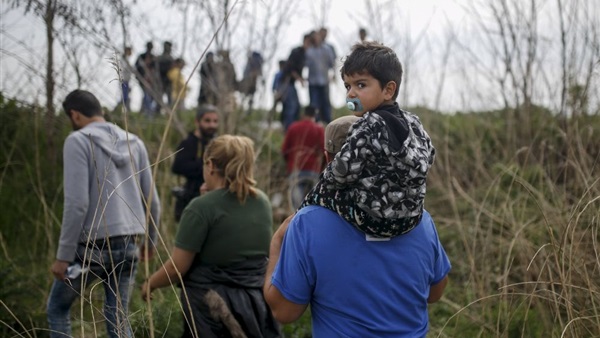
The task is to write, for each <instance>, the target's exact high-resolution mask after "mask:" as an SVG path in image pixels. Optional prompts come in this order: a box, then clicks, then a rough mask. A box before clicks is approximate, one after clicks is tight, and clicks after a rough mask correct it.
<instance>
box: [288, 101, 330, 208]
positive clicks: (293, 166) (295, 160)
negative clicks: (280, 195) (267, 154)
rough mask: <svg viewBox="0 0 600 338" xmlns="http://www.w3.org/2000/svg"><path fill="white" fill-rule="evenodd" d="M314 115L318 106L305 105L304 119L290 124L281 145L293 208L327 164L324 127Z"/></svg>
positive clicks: (300, 201) (297, 204) (296, 206)
mask: <svg viewBox="0 0 600 338" xmlns="http://www.w3.org/2000/svg"><path fill="white" fill-rule="evenodd" d="M315 118H316V111H315V108H314V107H312V106H308V107H305V108H304V114H303V116H302V119H301V120H300V121H296V122H294V123H292V124H291V125H290V127H289V128H288V130H287V132H286V133H285V138H284V139H283V144H282V145H281V153H282V154H283V158H284V159H285V161H286V163H287V173H288V175H289V182H290V191H291V196H290V197H291V205H292V207H293V208H294V209H297V208H298V207H299V206H300V204H301V203H302V200H303V199H304V196H305V195H306V194H307V193H308V192H309V191H310V188H312V187H313V186H314V184H315V183H316V182H317V180H318V178H319V173H320V172H321V170H323V167H324V164H325V158H324V157H323V135H324V132H325V131H324V129H323V126H321V125H320V124H318V123H317V122H316V120H315Z"/></svg>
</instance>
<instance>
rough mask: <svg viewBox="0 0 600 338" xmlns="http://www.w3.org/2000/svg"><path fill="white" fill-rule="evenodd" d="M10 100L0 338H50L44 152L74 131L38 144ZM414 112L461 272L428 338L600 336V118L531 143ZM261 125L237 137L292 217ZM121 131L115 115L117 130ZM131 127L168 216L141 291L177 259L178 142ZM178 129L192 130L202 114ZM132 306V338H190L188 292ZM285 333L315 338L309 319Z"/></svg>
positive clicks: (431, 192)
mask: <svg viewBox="0 0 600 338" xmlns="http://www.w3.org/2000/svg"><path fill="white" fill-rule="evenodd" d="M0 99H1V100H0V120H1V121H2V123H0V130H1V132H2V133H1V134H0V136H1V137H0V146H1V151H0V160H1V161H0V163H1V164H2V166H1V167H0V203H2V204H1V205H2V206H3V212H1V213H0V254H1V255H2V259H0V286H1V287H0V336H7V337H13V336H16V337H45V336H47V331H46V329H45V328H46V327H47V324H46V319H45V301H46V297H47V295H48V292H49V289H50V283H51V281H52V276H51V275H50V273H49V272H48V268H49V266H50V264H51V263H52V261H53V260H54V254H55V250H56V242H57V239H58V234H59V227H60V220H61V214H62V186H61V181H62V176H61V175H62V168H61V163H62V162H61V158H60V157H61V151H60V149H58V150H56V149H54V150H51V149H48V147H49V145H50V144H57V145H62V142H63V141H64V137H65V136H66V135H67V133H68V132H69V129H70V126H69V124H68V121H67V120H66V118H65V117H64V116H60V117H59V118H58V119H56V125H54V126H50V127H52V128H56V133H54V134H55V135H57V136H56V137H57V139H56V140H54V142H46V140H44V139H43V135H44V133H43V132H42V131H43V128H47V127H48V126H43V125H42V117H41V115H42V114H40V112H39V111H37V108H35V107H30V106H25V105H23V104H18V103H16V102H15V101H11V100H7V99H5V98H1V97H0ZM414 111H415V112H416V113H418V114H419V116H421V119H422V120H423V122H424V124H425V126H426V128H427V130H428V131H429V133H430V135H431V136H432V138H433V141H434V144H435V146H436V148H437V159H436V163H435V165H434V167H433V169H432V171H431V174H430V177H429V181H428V195H427V198H426V207H427V209H428V210H429V211H430V213H431V214H432V216H433V217H434V220H435V222H436V224H437V226H438V230H439V233H440V237H441V240H442V242H443V244H444V246H445V248H446V251H447V252H448V255H449V256H450V259H451V261H452V264H453V269H452V271H451V273H450V279H451V282H450V284H449V286H448V288H447V290H446V293H445V295H444V297H443V298H442V300H441V301H440V302H439V303H437V304H434V305H432V306H431V307H430V329H431V330H430V335H429V336H431V337H511V338H512V337H515V338H516V337H574V338H583V337H598V336H600V319H599V312H600V278H599V277H600V276H599V271H600V266H599V252H600V250H599V246H598V240H599V236H598V229H599V219H600V182H598V181H599V178H600V174H599V173H600V170H599V168H598V166H599V162H600V160H599V156H600V155H599V152H600V150H599V147H598V145H599V144H600V118H599V117H597V116H593V117H585V116H583V117H579V118H577V119H572V120H559V119H557V118H556V117H555V116H553V115H551V114H549V113H548V112H547V111H544V110H543V109H536V110H534V111H531V112H530V116H529V120H530V121H531V122H530V123H531V125H529V126H528V128H527V132H524V131H522V130H517V129H512V130H513V132H514V134H509V133H507V127H506V125H507V121H506V116H507V115H509V114H507V113H506V112H487V113H479V114H456V115H442V114H437V113H432V112H430V111H427V110H424V109H415V110H414ZM344 113H345V111H338V112H336V115H338V116H339V115H340V114H344ZM510 115H512V114H510ZM262 116H265V115H262V114H252V115H250V116H247V117H244V118H241V120H240V121H241V125H240V126H239V128H238V130H239V132H240V133H242V134H245V135H247V136H250V137H252V138H253V139H254V140H255V143H256V147H257V153H258V154H259V155H258V156H259V157H258V159H257V171H256V178H257V180H258V182H259V187H260V188H261V189H263V190H264V191H266V192H267V193H268V194H269V195H271V196H275V195H277V194H280V195H281V196H283V197H284V200H283V201H282V203H281V205H280V206H279V207H278V208H276V210H275V211H276V217H283V216H284V215H285V214H286V213H287V212H289V211H290V210H289V209H288V208H287V204H286V202H285V196H286V192H287V183H286V179H285V174H284V172H285V166H284V162H283V160H282V159H281V157H280V155H279V147H280V145H281V140H282V134H281V132H280V131H277V130H275V131H268V130H267V131H265V130H264V129H263V128H261V127H260V125H261V123H260V122H261V120H262ZM123 118H124V117H123V116H117V115H113V120H114V121H115V122H117V123H118V124H119V125H121V126H122V125H123ZM128 118H129V121H128V127H129V129H130V131H132V132H134V133H136V134H138V135H139V136H141V137H142V139H144V141H145V142H146V145H147V146H148V149H149V152H150V156H151V158H153V159H156V160H157V161H156V164H155V165H154V168H153V169H154V170H155V171H156V183H157V187H158V190H159V194H160V197H161V202H162V207H163V210H164V213H163V216H162V219H161V221H162V222H161V223H162V227H161V245H160V249H159V251H158V254H157V256H156V257H155V259H154V260H153V261H151V262H150V263H149V265H148V267H147V268H145V267H142V265H140V266H139V268H138V274H137V283H138V284H137V285H139V283H140V282H141V281H142V279H143V278H145V276H146V271H150V272H152V271H154V270H155V269H156V268H158V267H159V266H160V264H162V263H163V262H165V261H166V260H168V259H169V252H170V249H171V248H172V245H173V241H174V235H175V232H176V230H177V225H176V224H175V222H174V220H173V216H172V210H173V202H174V201H173V199H172V198H171V196H170V189H171V187H172V186H174V185H176V184H178V183H180V179H178V178H177V177H175V176H174V175H172V174H171V173H170V164H171V161H172V157H171V156H172V154H173V152H174V150H175V147H176V146H177V144H178V142H179V141H180V135H179V134H178V133H176V132H174V131H171V130H166V129H167V123H166V121H167V120H166V118H165V117H159V118H156V119H155V120H152V121H149V120H145V119H143V118H141V117H140V116H139V115H137V114H135V113H133V114H129V116H128ZM181 119H182V121H183V123H184V125H188V126H192V123H191V121H192V119H193V112H192V111H188V112H185V113H183V115H182V116H181ZM516 125H517V126H518V125H519V124H518V123H517V124H516ZM531 131H533V132H531ZM517 133H518V135H519V136H518V137H517ZM161 145H162V149H163V150H162V155H161V156H158V154H159V149H160V146H161ZM53 154H57V155H56V158H55V157H54V156H55V155H53ZM278 221H279V219H275V220H274V225H275V226H276V225H278ZM90 289H91V290H87V291H88V293H87V295H88V296H87V299H88V300H89V302H80V303H78V304H75V306H74V307H73V309H72V314H73V318H74V321H73V326H74V331H75V332H76V334H77V335H80V336H84V337H88V336H100V337H103V336H105V330H104V324H103V322H102V314H101V310H100V309H99V308H100V305H101V302H102V290H101V288H97V287H96V288H90ZM131 299H132V301H131V304H130V313H129V319H130V321H131V322H132V324H133V328H134V331H135V336H136V337H150V336H161V337H177V336H179V335H180V334H181V328H182V325H183V323H182V319H181V307H182V306H185V304H181V303H180V301H179V289H177V288H176V287H173V288H165V289H162V290H159V291H156V292H155V297H154V300H153V301H152V304H151V306H148V305H147V304H145V303H143V302H142V301H141V297H140V295H139V291H138V289H137V286H136V288H134V292H133V294H132V295H131ZM284 331H285V332H286V336H289V337H307V336H310V314H309V313H308V314H306V315H305V316H304V317H303V318H302V320H301V321H300V322H298V323H295V324H292V325H286V326H285V327H284Z"/></svg>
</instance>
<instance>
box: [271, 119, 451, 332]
mask: <svg viewBox="0 0 600 338" xmlns="http://www.w3.org/2000/svg"><path fill="white" fill-rule="evenodd" d="M357 119H358V118H357V117H354V116H345V117H342V118H339V119H337V120H335V121H333V122H332V123H330V124H329V125H328V126H327V128H326V130H325V148H326V151H325V156H326V158H327V160H328V161H330V160H332V159H333V156H335V153H337V152H338V151H339V150H340V148H341V145H342V144H343V143H344V141H345V138H346V135H347V132H348V130H349V128H350V126H351V124H352V123H353V122H354V121H356V120H357ZM270 251H271V252H270V259H269V266H268V269H267V274H266V278H265V285H264V294H265V298H266V300H267V302H268V304H269V305H270V307H271V310H272V311H273V314H274V316H275V318H276V319H277V320H278V321H280V322H282V323H290V322H293V321H295V320H297V319H298V318H300V316H301V315H302V313H303V312H304V311H305V310H306V308H307V306H308V305H309V304H310V306H311V315H312V329H313V337H316V338H318V337H425V336H426V334H427V331H428V321H429V319H428V313H427V304H428V303H433V302H436V301H438V300H439V299H440V298H441V296H442V293H443V291H444V288H445V286H446V283H447V281H448V277H447V275H448V272H449V271H450V268H451V266H450V261H449V259H448V257H447V256H446V253H445V251H444V248H443V246H442V244H441V243H440V241H439V238H438V234H437V231H436V228H435V225H434V223H433V220H432V219H431V216H430V215H429V213H428V212H427V211H424V212H423V217H422V219H421V222H420V223H419V225H418V226H416V227H415V228H414V229H413V230H412V231H410V232H409V233H407V234H404V235H402V236H397V237H393V238H372V237H369V236H368V235H365V234H364V233H363V232H361V231H359V230H358V229H357V228H355V227H354V226H352V225H351V224H350V223H348V222H347V221H345V220H344V219H343V218H342V217H341V216H340V215H338V214H337V213H336V212H333V211H331V210H329V209H326V208H323V207H320V206H307V207H304V208H302V209H300V210H299V211H298V213H297V214H295V215H294V216H290V217H288V218H287V219H286V220H285V221H284V222H283V224H282V225H281V226H280V228H279V229H278V230H277V232H276V233H275V234H274V235H273V239H272V241H271V250H270Z"/></svg>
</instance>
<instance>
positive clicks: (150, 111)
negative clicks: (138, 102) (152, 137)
mask: <svg viewBox="0 0 600 338" xmlns="http://www.w3.org/2000/svg"><path fill="white" fill-rule="evenodd" d="M142 90H143V91H144V96H142V114H144V115H145V116H146V117H154V115H155V114H156V109H157V107H158V105H157V104H156V102H154V98H153V97H152V89H150V88H145V87H144V86H143V85H142Z"/></svg>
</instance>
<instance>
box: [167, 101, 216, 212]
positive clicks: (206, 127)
mask: <svg viewBox="0 0 600 338" xmlns="http://www.w3.org/2000/svg"><path fill="white" fill-rule="evenodd" d="M194 123H195V129H194V130H193V131H192V132H190V133H189V135H188V137H187V138H186V139H185V140H183V141H181V143H180V144H179V146H178V147H177V153H176V154H175V160H174V161H173V166H172V168H171V171H172V172H173V173H174V174H177V175H181V176H183V177H185V179H186V182H185V185H184V187H183V189H182V190H181V191H178V192H176V197H177V200H176V201H175V220H176V221H178V222H179V220H180V218H181V214H182V212H183V209H184V208H185V207H186V206H187V205H188V203H189V202H190V201H191V200H192V199H193V198H195V197H198V196H199V195H200V187H201V186H202V183H204V176H203V170H204V164H203V160H202V157H203V155H204V152H205V150H206V147H207V146H208V143H210V141H211V140H212V139H213V138H214V137H215V135H216V134H217V130H218V127H219V113H218V109H217V107H215V106H213V105H201V106H200V107H198V112H197V113H196V119H195V121H194Z"/></svg>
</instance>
